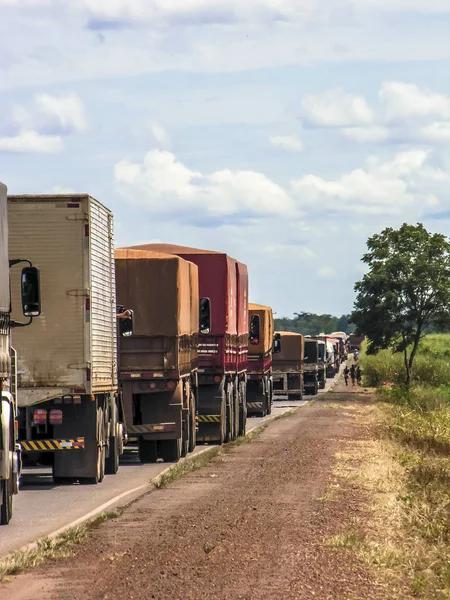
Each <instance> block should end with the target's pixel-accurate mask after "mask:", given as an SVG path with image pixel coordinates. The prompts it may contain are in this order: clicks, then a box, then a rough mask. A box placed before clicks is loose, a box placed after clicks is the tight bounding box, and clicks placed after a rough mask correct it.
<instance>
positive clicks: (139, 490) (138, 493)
mask: <svg viewBox="0 0 450 600" xmlns="http://www.w3.org/2000/svg"><path fill="white" fill-rule="evenodd" d="M310 402H311V400H308V401H306V402H304V403H303V404H301V405H300V406H297V407H293V408H290V409H288V410H286V412H284V413H281V414H279V415H268V416H266V417H264V419H263V420H262V421H261V423H260V424H259V425H257V426H256V427H254V428H253V429H250V430H249V431H248V432H246V434H245V435H244V436H241V438H237V439H238V440H239V439H242V438H244V439H245V438H248V437H257V436H258V435H259V434H260V433H261V432H262V431H264V429H266V427H267V426H268V425H270V424H271V423H272V422H274V421H277V420H278V419H281V418H283V417H289V416H291V415H292V414H295V413H296V412H297V411H298V410H299V409H300V408H302V407H303V406H307V405H308V404H310ZM235 442H236V440H235V441H234V442H229V443H228V444H223V445H222V446H216V445H215V446H205V448H203V449H202V450H200V451H199V452H197V453H196V454H191V455H189V456H186V457H185V458H182V459H180V461H178V462H176V463H173V464H171V465H169V466H168V467H167V468H165V469H164V470H163V471H161V472H160V473H158V475H156V476H155V477H153V478H152V479H150V481H148V482H147V483H144V484H142V485H140V486H138V487H136V488H133V489H132V490H127V491H126V492H122V493H121V494H119V495H117V496H115V497H114V498H111V499H110V500H108V501H107V502H104V503H103V504H101V505H100V506H98V507H97V508H94V509H93V510H91V511H89V512H88V513H86V514H85V515H83V516H82V517H78V519H75V520H74V521H71V522H70V523H68V524H67V525H64V526H63V527H60V528H59V529H56V530H55V531H53V532H51V533H49V534H47V535H44V536H41V537H39V538H37V539H36V540H35V541H34V542H30V543H28V544H25V545H24V546H21V547H20V548H17V549H16V550H12V551H10V552H8V553H7V554H4V555H3V556H0V562H3V561H5V560H7V559H8V557H10V556H12V555H13V554H15V553H22V552H30V551H32V550H35V549H36V548H37V547H38V544H39V542H40V541H41V540H45V539H50V540H54V539H55V538H58V537H59V536H61V535H63V534H64V533H66V532H67V531H69V530H70V529H73V528H74V527H79V526H81V525H85V524H89V522H90V521H92V520H94V519H95V518H96V517H98V516H99V515H101V514H103V513H104V512H105V511H106V510H108V509H120V510H121V511H123V510H125V509H126V508H127V507H128V506H130V505H131V504H132V503H133V502H135V501H136V500H138V499H139V498H142V496H144V495H145V494H146V493H147V492H151V491H152V490H155V489H158V488H159V487H161V482H162V481H164V480H165V479H166V478H167V477H168V476H169V475H170V473H171V472H172V471H176V470H177V469H179V468H180V464H181V465H183V464H184V465H185V464H188V463H191V462H194V461H195V460H197V459H198V458H199V457H200V456H202V457H205V455H206V454H207V453H210V454H217V451H218V448H219V449H222V448H223V449H226V448H229V447H233V445H234V444H235ZM211 458H213V457H211ZM184 473H185V471H184V470H182V472H180V475H179V476H182V475H183V474H184ZM176 478H177V477H176ZM176 478H174V480H175V479H176ZM128 496H132V497H131V498H128V499H127V500H126V502H125V503H124V504H121V501H122V500H123V499H124V498H127V497H128Z"/></svg>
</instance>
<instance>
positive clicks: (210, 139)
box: [0, 0, 450, 316]
mask: <svg viewBox="0 0 450 600" xmlns="http://www.w3.org/2000/svg"><path fill="white" fill-rule="evenodd" d="M0 14H1V15H2V18H1V20H0V112H1V114H2V119H1V120H0V179H1V180H2V181H4V182H5V183H7V185H8V187H9V190H10V192H11V193H22V192H23V193H41V192H52V191H53V192H58V191H61V192H64V191H77V192H78V191H82V192H85V191H86V192H89V193H91V194H92V195H94V196H95V197H96V198H98V199H99V200H100V201H102V202H103V203H104V204H106V205H107V206H109V207H110V208H111V209H112V210H113V211H114V213H115V218H116V241H117V244H118V245H127V244H137V243H144V242H149V241H164V242H172V243H178V244H186V245H192V246H198V247H205V248H210V249H215V250H222V251H225V252H228V253H229V254H231V255H232V256H235V257H236V258H238V259H240V260H242V261H243V262H246V263H247V264H248V266H249V272H250V288H251V290H250V291H251V299H252V300H253V301H255V302H259V303H263V304H269V305H271V306H272V307H273V308H274V310H275V311H276V312H277V314H278V315H285V316H289V315H291V314H292V313H293V312H299V311H302V310H306V311H314V312H330V313H333V314H342V313H343V312H347V311H349V310H351V307H352V303H353V297H354V296H353V285H354V282H355V281H356V280H357V279H359V278H360V277H361V275H362V273H363V265H362V264H361V263H360V261H359V259H360V256H361V255H362V253H363V252H364V248H365V241H366V239H367V237H368V236H369V235H371V234H373V233H375V232H377V231H379V230H381V229H382V228H383V227H385V226H387V225H390V226H398V225H400V224H401V223H402V222H403V221H408V222H417V221H422V222H424V223H425V225H426V226H427V227H429V228H430V229H432V230H434V231H440V232H443V233H445V234H446V235H450V197H449V189H450V185H449V184H450V151H449V143H450V69H449V66H450V65H449V59H450V36H449V35H448V32H449V31H450V0H408V1H407V0H247V2H246V3H242V2H238V0H227V1H225V0H78V1H77V2H69V1H68V0H0Z"/></svg>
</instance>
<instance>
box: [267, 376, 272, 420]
mask: <svg viewBox="0 0 450 600" xmlns="http://www.w3.org/2000/svg"><path fill="white" fill-rule="evenodd" d="M268 390H269V402H268V404H267V414H268V415H270V414H271V413H272V403H273V384H272V382H271V381H270V380H269V383H268Z"/></svg>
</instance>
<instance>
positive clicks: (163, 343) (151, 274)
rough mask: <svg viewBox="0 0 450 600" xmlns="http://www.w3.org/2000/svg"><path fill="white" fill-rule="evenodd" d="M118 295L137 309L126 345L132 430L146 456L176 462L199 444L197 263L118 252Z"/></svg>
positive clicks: (124, 369) (125, 384)
mask: <svg viewBox="0 0 450 600" xmlns="http://www.w3.org/2000/svg"><path fill="white" fill-rule="evenodd" d="M115 257H116V283H117V298H118V300H119V302H120V303H121V304H126V305H128V306H132V307H133V311H134V315H135V318H136V328H135V331H134V336H133V337H129V338H122V339H121V340H120V345H119V349H120V351H119V376H120V383H121V388H122V395H123V402H124V411H125V421H126V432H127V434H128V436H129V437H133V438H136V437H137V438H138V442H139V458H140V460H141V462H144V463H146V462H156V460H157V459H158V458H163V459H164V460H166V461H177V460H178V459H179V458H180V456H185V455H186V454H187V453H188V452H191V451H192V450H193V449H194V447H195V444H196V399H197V388H198V384H197V367H198V364H197V363H198V328H199V291H198V268H197V266H196V265H194V264H192V263H191V262H188V261H186V260H184V259H182V258H180V257H178V256H175V255H171V254H164V253H160V252H150V251H146V250H135V249H130V248H120V249H117V250H116V253H115Z"/></svg>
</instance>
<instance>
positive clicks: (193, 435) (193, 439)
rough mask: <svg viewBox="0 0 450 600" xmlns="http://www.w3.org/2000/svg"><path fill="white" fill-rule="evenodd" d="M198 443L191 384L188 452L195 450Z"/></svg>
mask: <svg viewBox="0 0 450 600" xmlns="http://www.w3.org/2000/svg"><path fill="white" fill-rule="evenodd" d="M196 445H197V421H196V419H195V398H194V394H193V393H192V389H191V386H189V447H188V452H194V449H195V446H196Z"/></svg>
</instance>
